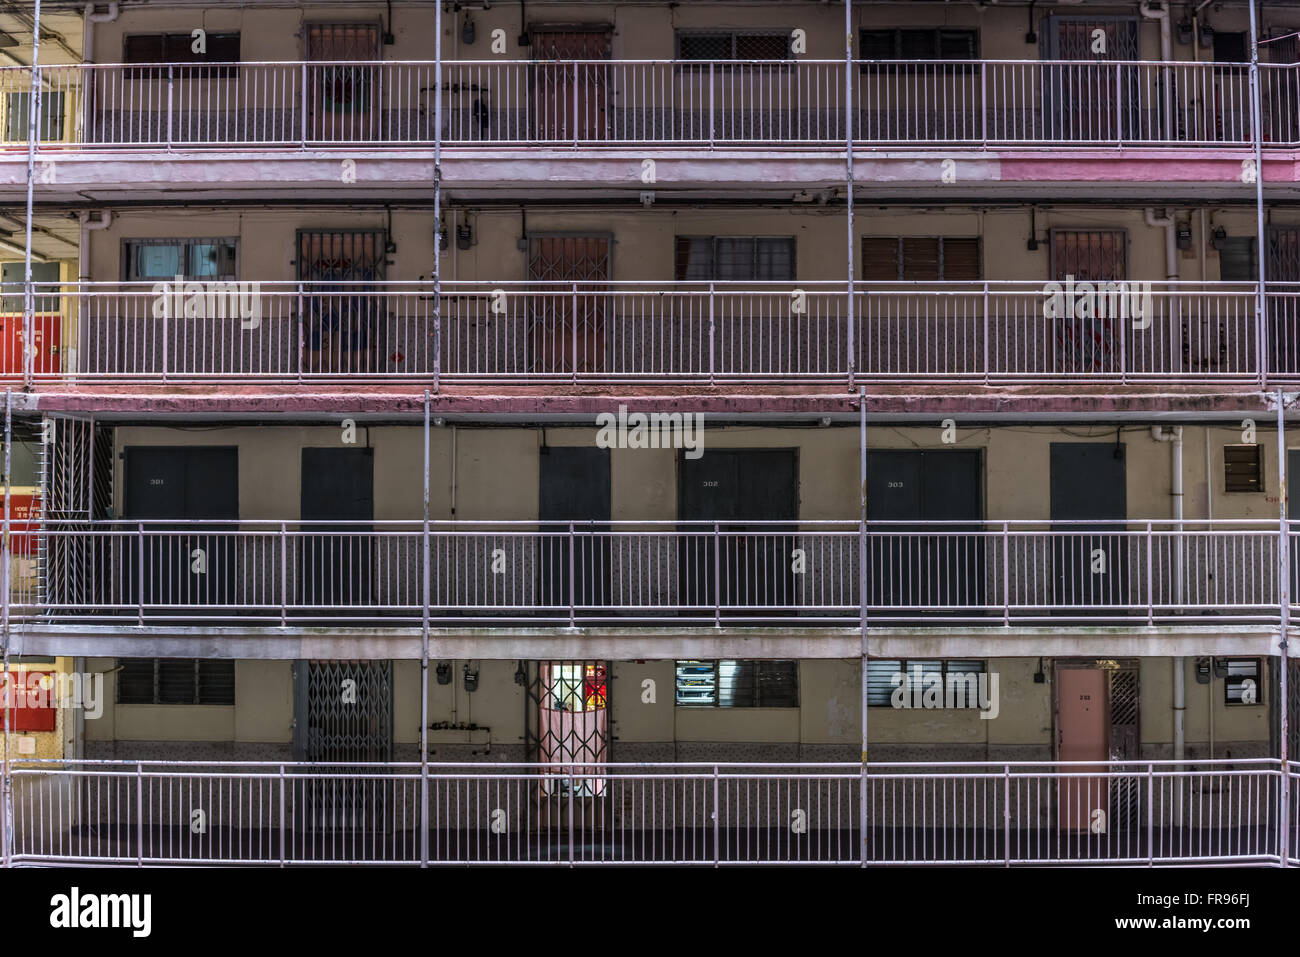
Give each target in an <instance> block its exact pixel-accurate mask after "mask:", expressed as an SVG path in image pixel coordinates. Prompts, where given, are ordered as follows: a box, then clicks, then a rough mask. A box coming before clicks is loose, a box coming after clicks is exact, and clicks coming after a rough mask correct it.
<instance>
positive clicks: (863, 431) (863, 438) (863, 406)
mask: <svg viewBox="0 0 1300 957" xmlns="http://www.w3.org/2000/svg"><path fill="white" fill-rule="evenodd" d="M858 479H859V481H858V489H859V492H858V512H859V514H858V633H859V636H860V637H859V639H858V651H859V656H860V658H861V661H862V773H861V781H860V782H859V784H858V790H859V794H858V829H859V835H860V836H859V847H858V850H859V851H860V852H861V854H862V866H863V867H866V866H867V706H868V699H867V390H866V387H865V386H862V387H859V389H858Z"/></svg>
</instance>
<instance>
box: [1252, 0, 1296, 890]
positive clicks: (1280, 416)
mask: <svg viewBox="0 0 1300 957" xmlns="http://www.w3.org/2000/svg"><path fill="white" fill-rule="evenodd" d="M1251 9H1252V10H1253V9H1254V4H1253V3H1252V4H1251ZM1277 481H1278V493H1277V500H1278V527H1279V532H1278V534H1279V536H1280V540H1279V542H1278V574H1279V577H1280V581H1279V587H1278V596H1279V600H1280V602H1281V608H1280V609H1279V610H1280V617H1279V619H1278V621H1279V623H1280V625H1281V629H1280V637H1279V639H1278V645H1277V646H1278V654H1279V656H1280V658H1279V663H1280V669H1279V670H1280V675H1279V681H1278V698H1279V699H1280V700H1279V701H1278V752H1279V757H1280V758H1281V760H1282V794H1281V799H1280V801H1279V805H1280V807H1279V809H1278V810H1279V812H1280V814H1279V820H1280V821H1281V828H1282V833H1281V834H1280V835H1279V841H1278V850H1279V851H1280V856H1281V859H1282V866H1283V867H1286V859H1287V854H1288V853H1289V851H1290V840H1289V838H1290V834H1289V833H1288V832H1289V830H1290V827H1291V776H1290V774H1289V770H1290V769H1289V766H1288V762H1289V761H1290V760H1291V759H1292V755H1291V754H1290V753H1289V749H1288V747H1287V737H1288V735H1289V734H1290V727H1289V725H1290V722H1289V720H1288V717H1289V716H1288V715H1287V710H1288V706H1289V704H1290V698H1289V697H1288V695H1289V694H1290V688H1289V682H1288V680H1287V672H1288V671H1289V670H1290V668H1289V667H1288V665H1289V663H1290V660H1289V659H1288V657H1287V655H1288V654H1289V651H1288V649H1289V647H1290V643H1289V642H1288V641H1287V631H1288V630H1289V629H1290V627H1291V536H1290V534H1289V533H1290V528H1289V526H1288V524H1287V511H1288V505H1287V474H1286V395H1285V394H1284V393H1283V392H1282V390H1281V389H1278V390H1277Z"/></svg>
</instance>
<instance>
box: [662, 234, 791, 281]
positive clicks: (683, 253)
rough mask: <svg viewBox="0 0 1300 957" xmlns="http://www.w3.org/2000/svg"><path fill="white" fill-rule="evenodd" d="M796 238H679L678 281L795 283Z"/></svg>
mask: <svg viewBox="0 0 1300 957" xmlns="http://www.w3.org/2000/svg"><path fill="white" fill-rule="evenodd" d="M794 267H795V263H794V237H793V236H678V237H677V279H678V280H679V281H680V280H701V281H706V282H707V281H715V280H716V281H728V280H763V281H772V282H792V281H794Z"/></svg>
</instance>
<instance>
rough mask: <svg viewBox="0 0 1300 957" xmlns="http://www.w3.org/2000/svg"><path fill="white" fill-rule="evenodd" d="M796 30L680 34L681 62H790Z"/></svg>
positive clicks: (678, 48) (679, 55)
mask: <svg viewBox="0 0 1300 957" xmlns="http://www.w3.org/2000/svg"><path fill="white" fill-rule="evenodd" d="M792 33H793V31H792V30H783V31H780V32H777V31H773V30H768V31H753V30H747V31H743V32H741V31H732V30H709V31H703V30H678V31H677V33H676V41H677V59H679V60H789V59H791V54H790V36H791V34H792Z"/></svg>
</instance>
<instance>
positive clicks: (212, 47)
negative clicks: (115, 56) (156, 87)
mask: <svg viewBox="0 0 1300 957" xmlns="http://www.w3.org/2000/svg"><path fill="white" fill-rule="evenodd" d="M195 42H196V38H195V37H193V36H192V35H191V34H189V33H137V34H132V35H130V36H126V37H123V38H122V62H123V63H149V64H161V63H177V64H192V63H238V62H239V60H240V56H239V34H238V33H209V34H208V35H207V37H206V38H205V39H204V49H203V52H201V53H200V52H196V51H195V49H194V47H195ZM136 72H138V73H145V72H149V73H154V74H155V75H157V74H159V73H163V72H165V71H163V70H158V71H136ZM237 73H238V67H233V66H216V67H207V68H205V69H203V70H199V71H196V70H190V71H186V72H184V73H182V74H181V75H182V76H190V77H192V76H195V75H202V76H204V77H209V78H214V79H216V78H224V77H233V76H235V75H236V74H237Z"/></svg>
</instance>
